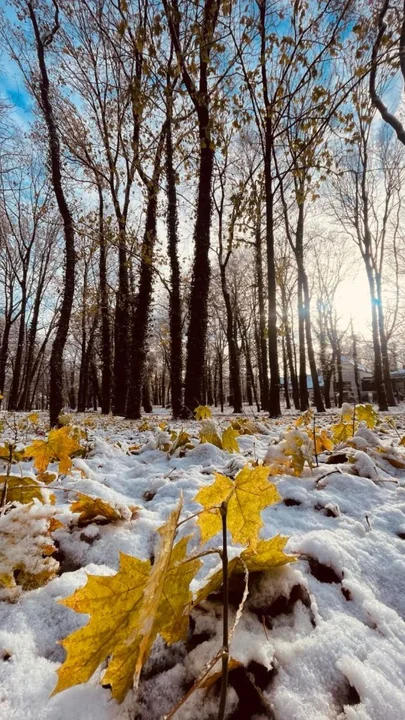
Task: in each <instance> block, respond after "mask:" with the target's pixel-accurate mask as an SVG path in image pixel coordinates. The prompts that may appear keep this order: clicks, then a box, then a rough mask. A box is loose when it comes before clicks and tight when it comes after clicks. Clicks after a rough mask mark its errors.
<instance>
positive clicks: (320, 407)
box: [303, 272, 325, 412]
mask: <svg viewBox="0 0 405 720" xmlns="http://www.w3.org/2000/svg"><path fill="white" fill-rule="evenodd" d="M303 289H304V300H305V331H306V339H307V350H308V361H309V367H310V368H311V377H312V386H313V388H314V402H315V406H316V409H317V411H318V412H325V406H324V404H323V400H322V394H321V388H320V385H319V378H318V371H317V368H316V362H315V353H314V346H313V343H312V330H311V311H310V299H309V288H308V278H307V275H306V273H305V272H304V288H303Z"/></svg>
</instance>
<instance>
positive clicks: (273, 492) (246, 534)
mask: <svg viewBox="0 0 405 720" xmlns="http://www.w3.org/2000/svg"><path fill="white" fill-rule="evenodd" d="M269 472H270V470H269V468H268V467H264V466H262V465H260V466H258V467H253V468H251V467H249V466H248V465H246V466H245V467H244V468H242V470H241V471H240V472H239V473H238V474H237V475H236V477H235V480H231V479H230V478H229V477H226V475H221V474H220V473H215V481H214V482H213V483H212V485H209V486H208V487H204V488H201V490H199V491H198V493H197V495H196V496H195V498H194V500H195V502H198V503H200V505H202V506H203V508H204V509H205V510H206V512H202V513H201V514H200V515H199V516H198V520H197V523H198V525H199V527H200V531H201V540H202V542H203V543H205V542H206V541H207V540H209V539H210V538H211V537H213V536H214V535H216V534H217V533H218V532H220V530H221V527H222V521H221V516H220V512H219V506H220V505H221V503H223V502H227V504H228V510H227V526H228V529H229V531H230V533H231V535H232V539H233V541H234V542H237V543H241V544H242V545H249V546H250V547H252V548H255V546H256V545H257V542H258V534H259V531H260V528H262V527H263V522H262V519H261V517H260V513H261V510H263V509H264V508H266V507H267V506H268V505H273V503H276V502H279V501H280V500H281V496H280V495H279V493H278V490H277V488H276V486H275V485H274V484H273V483H271V482H269V480H268V477H269Z"/></svg>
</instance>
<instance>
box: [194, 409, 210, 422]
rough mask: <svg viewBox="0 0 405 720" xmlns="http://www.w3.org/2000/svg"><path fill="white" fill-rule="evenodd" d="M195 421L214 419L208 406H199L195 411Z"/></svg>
mask: <svg viewBox="0 0 405 720" xmlns="http://www.w3.org/2000/svg"><path fill="white" fill-rule="evenodd" d="M194 415H195V419H196V420H198V421H200V420H207V419H209V418H210V417H212V413H211V410H210V409H209V407H208V405H199V406H198V407H196V409H195V410H194Z"/></svg>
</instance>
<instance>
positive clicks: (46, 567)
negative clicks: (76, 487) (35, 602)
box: [0, 502, 59, 600]
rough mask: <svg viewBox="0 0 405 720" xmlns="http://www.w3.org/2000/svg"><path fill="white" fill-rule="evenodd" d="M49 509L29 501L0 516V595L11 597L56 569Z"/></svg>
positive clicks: (40, 582)
mask: <svg viewBox="0 0 405 720" xmlns="http://www.w3.org/2000/svg"><path fill="white" fill-rule="evenodd" d="M53 512H54V511H53V509H52V508H51V506H49V505H42V504H39V503H35V502H32V503H30V504H25V505H17V506H16V507H11V509H10V510H9V512H7V513H6V514H4V515H2V516H0V578H1V579H0V598H1V599H5V600H13V599H15V598H16V596H17V594H18V592H20V589H21V588H22V589H23V590H32V589H34V588H38V587H41V585H44V584H45V583H46V582H48V581H49V580H51V579H52V578H53V577H55V575H56V574H57V572H58V569H59V563H58V562H57V561H56V560H55V559H54V558H53V557H52V554H53V553H54V552H55V550H56V548H55V545H54V543H53V539H52V537H51V534H50V533H51V524H52V526H53V523H52V520H53V519H54V516H53Z"/></svg>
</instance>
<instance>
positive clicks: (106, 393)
mask: <svg viewBox="0 0 405 720" xmlns="http://www.w3.org/2000/svg"><path fill="white" fill-rule="evenodd" d="M97 188H98V201H99V204H98V222H99V227H98V237H99V246H100V259H99V281H100V314H101V364H102V367H101V412H102V413H103V415H108V413H109V412H110V410H111V380H112V375H111V330H110V310H109V307H108V289H107V242H106V237H105V231H104V197H103V190H102V187H101V185H100V183H99V182H98V183H97Z"/></svg>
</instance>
